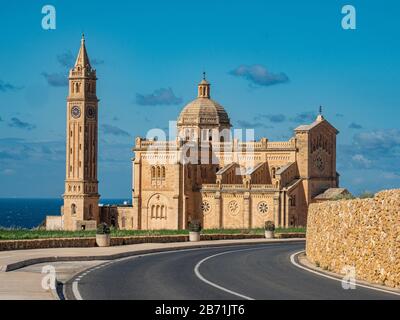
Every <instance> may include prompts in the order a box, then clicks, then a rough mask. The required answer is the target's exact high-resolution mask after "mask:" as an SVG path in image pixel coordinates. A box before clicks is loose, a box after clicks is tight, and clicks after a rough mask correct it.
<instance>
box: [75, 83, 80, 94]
mask: <svg viewBox="0 0 400 320" xmlns="http://www.w3.org/2000/svg"><path fill="white" fill-rule="evenodd" d="M75 92H76V93H79V83H77V84H76V87H75Z"/></svg>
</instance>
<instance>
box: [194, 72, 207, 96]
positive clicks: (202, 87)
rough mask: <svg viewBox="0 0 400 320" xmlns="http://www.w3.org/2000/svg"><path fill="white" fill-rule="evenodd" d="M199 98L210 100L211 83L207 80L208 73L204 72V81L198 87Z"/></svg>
mask: <svg viewBox="0 0 400 320" xmlns="http://www.w3.org/2000/svg"><path fill="white" fill-rule="evenodd" d="M197 97H199V98H210V83H209V82H208V81H207V80H206V73H205V72H203V80H201V82H200V83H199V85H198V95H197Z"/></svg>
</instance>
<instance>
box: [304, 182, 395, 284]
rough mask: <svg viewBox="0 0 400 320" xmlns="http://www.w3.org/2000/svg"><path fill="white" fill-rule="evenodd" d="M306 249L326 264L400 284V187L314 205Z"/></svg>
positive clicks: (369, 278)
mask: <svg viewBox="0 0 400 320" xmlns="http://www.w3.org/2000/svg"><path fill="white" fill-rule="evenodd" d="M306 254H307V258H308V260H309V261H310V262H312V263H314V264H316V265H317V266H320V267H321V268H323V269H327V270H330V271H333V272H336V273H341V274H343V273H345V272H346V271H345V268H349V267H354V268H355V272H356V278H358V279H361V280H366V281H368V282H371V283H377V284H382V285H387V286H390V287H397V288H400V189H398V190H388V191H382V192H380V193H377V194H376V196H375V197H374V198H371V199H355V200H340V201H328V202H324V203H318V204H311V205H310V206H309V209H308V223H307V240H306Z"/></svg>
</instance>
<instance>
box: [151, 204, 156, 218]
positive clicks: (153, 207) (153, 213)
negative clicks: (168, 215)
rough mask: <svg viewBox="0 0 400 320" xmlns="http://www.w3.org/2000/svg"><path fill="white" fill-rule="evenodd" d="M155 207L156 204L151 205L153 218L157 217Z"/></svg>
mask: <svg viewBox="0 0 400 320" xmlns="http://www.w3.org/2000/svg"><path fill="white" fill-rule="evenodd" d="M154 209H155V206H154V205H152V206H151V217H152V218H153V219H154V218H155V217H156V216H155V212H154V211H155V210H154Z"/></svg>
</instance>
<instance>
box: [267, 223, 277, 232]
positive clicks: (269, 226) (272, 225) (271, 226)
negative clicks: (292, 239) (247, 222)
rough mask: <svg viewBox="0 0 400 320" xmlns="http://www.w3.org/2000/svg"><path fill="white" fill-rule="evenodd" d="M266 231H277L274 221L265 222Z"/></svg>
mask: <svg viewBox="0 0 400 320" xmlns="http://www.w3.org/2000/svg"><path fill="white" fill-rule="evenodd" d="M265 231H275V224H274V222H273V221H265Z"/></svg>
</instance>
